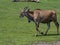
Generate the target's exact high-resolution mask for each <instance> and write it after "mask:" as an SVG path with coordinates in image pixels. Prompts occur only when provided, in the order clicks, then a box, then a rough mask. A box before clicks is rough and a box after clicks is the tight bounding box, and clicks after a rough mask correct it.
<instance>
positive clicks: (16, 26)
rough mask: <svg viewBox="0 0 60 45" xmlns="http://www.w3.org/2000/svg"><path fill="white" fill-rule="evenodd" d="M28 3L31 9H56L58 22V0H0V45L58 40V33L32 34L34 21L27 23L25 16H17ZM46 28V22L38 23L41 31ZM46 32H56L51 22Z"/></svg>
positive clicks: (59, 8) (59, 4) (59, 1)
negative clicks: (13, 0) (26, 0)
mask: <svg viewBox="0 0 60 45" xmlns="http://www.w3.org/2000/svg"><path fill="white" fill-rule="evenodd" d="M28 5H29V8H30V9H31V10H34V9H36V8H39V9H53V10H56V12H57V17H58V22H59V24H60V0H41V2H40V3H34V2H29V3H27V2H11V0H0V45H26V44H27V45H28V44H31V43H32V42H38V41H47V42H51V41H57V40H60V35H50V36H38V37H35V36H34V34H35V32H36V31H35V25H34V23H33V22H31V23H28V22H27V19H26V18H25V17H24V18H22V19H21V18H19V13H20V11H21V9H23V8H24V7H25V6H28ZM46 28H47V26H46V24H40V28H39V29H40V31H41V32H42V31H43V32H45V31H46ZM48 34H56V27H55V25H54V23H51V28H50V30H49V32H48Z"/></svg>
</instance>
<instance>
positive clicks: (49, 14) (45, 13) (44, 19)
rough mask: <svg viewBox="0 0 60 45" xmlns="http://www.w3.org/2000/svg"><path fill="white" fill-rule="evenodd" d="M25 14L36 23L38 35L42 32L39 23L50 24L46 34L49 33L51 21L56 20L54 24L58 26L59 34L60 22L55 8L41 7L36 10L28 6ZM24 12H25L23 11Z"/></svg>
mask: <svg viewBox="0 0 60 45" xmlns="http://www.w3.org/2000/svg"><path fill="white" fill-rule="evenodd" d="M25 11H26V12H25V13H24V14H25V16H26V17H27V18H28V20H29V22H30V21H33V22H34V23H35V25H36V36H37V33H38V32H39V33H41V32H40V31H39V29H38V28H39V23H46V24H47V26H48V29H47V30H46V32H45V35H46V34H47V32H48V30H49V29H50V22H54V24H55V25H56V27H57V34H59V31H58V30H59V24H58V22H57V15H56V12H55V11H54V10H41V9H35V10H34V11H30V10H29V9H28V8H25ZM23 12H24V11H23ZM21 14H23V13H21ZM21 16H22V15H21ZM41 34H43V33H41Z"/></svg>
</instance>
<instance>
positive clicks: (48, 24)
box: [44, 23, 50, 35]
mask: <svg viewBox="0 0 60 45" xmlns="http://www.w3.org/2000/svg"><path fill="white" fill-rule="evenodd" d="M47 26H48V28H47V30H46V32H45V34H44V35H47V32H48V30H49V29H50V23H47Z"/></svg>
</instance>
